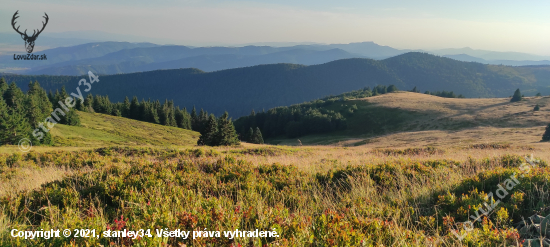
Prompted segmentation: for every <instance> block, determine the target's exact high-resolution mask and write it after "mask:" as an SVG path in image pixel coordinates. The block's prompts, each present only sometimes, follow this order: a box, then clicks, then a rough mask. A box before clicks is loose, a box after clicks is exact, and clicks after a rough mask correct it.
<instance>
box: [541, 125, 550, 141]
mask: <svg viewBox="0 0 550 247" xmlns="http://www.w3.org/2000/svg"><path fill="white" fill-rule="evenodd" d="M542 141H543V142H547V141H550V124H548V126H546V131H545V132H544V134H543V135H542Z"/></svg>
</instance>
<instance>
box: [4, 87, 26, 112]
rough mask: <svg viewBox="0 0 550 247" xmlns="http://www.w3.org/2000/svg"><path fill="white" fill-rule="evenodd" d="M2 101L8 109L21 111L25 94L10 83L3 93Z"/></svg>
mask: <svg viewBox="0 0 550 247" xmlns="http://www.w3.org/2000/svg"><path fill="white" fill-rule="evenodd" d="M3 96H4V100H5V101H6V105H7V106H8V107H10V108H15V109H17V110H23V107H24V106H23V105H24V101H25V94H24V93H23V91H21V89H20V88H19V87H18V86H17V85H16V84H15V82H12V83H11V84H10V85H9V87H8V89H7V90H6V91H5V92H4V95H3Z"/></svg>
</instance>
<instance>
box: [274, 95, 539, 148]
mask: <svg viewBox="0 0 550 247" xmlns="http://www.w3.org/2000/svg"><path fill="white" fill-rule="evenodd" d="M535 105H539V106H540V107H541V108H540V111H533V108H534V107H535ZM352 106H354V107H353V108H354V109H355V108H356V109H355V110H353V112H352V113H347V114H345V113H346V112H347V111H348V109H349V108H350V107H352ZM324 107H325V108H326V109H327V110H332V111H335V112H343V113H344V117H345V118H346V123H347V129H345V130H342V131H335V132H332V133H327V134H316V135H310V136H303V137H300V138H299V139H300V141H301V142H302V143H303V144H308V145H327V144H334V143H338V142H342V141H348V140H356V141H360V140H361V139H363V140H367V139H372V138H377V137H380V136H384V135H392V134H396V133H403V134H406V133H411V132H428V131H442V132H446V133H454V132H458V131H467V130H475V129H476V128H480V127H485V128H488V127H490V128H494V129H500V130H502V132H511V133H515V132H517V130H516V129H517V128H543V126H546V125H547V124H548V121H549V120H548V119H550V97H547V96H546V97H526V98H525V99H524V100H523V101H521V102H515V103H511V102H510V99H509V98H488V99H457V98H441V97H436V96H431V95H426V94H422V93H411V92H398V93H389V94H384V95H380V96H374V97H368V98H364V99H353V100H346V101H343V102H342V101H337V102H334V103H331V104H329V105H328V106H324ZM541 130H542V129H541ZM542 133H544V131H542V132H540V134H539V135H540V136H542ZM476 135H477V134H476ZM476 135H472V136H464V135H462V134H461V135H458V134H452V137H453V138H464V139H472V138H474V139H477V136H476ZM495 135H496V134H495ZM505 137H506V136H503V137H502V138H505ZM494 138H495V137H492V140H487V141H492V142H494V141H495V140H494ZM496 138H500V137H498V136H497V137H496ZM296 139H297V138H286V137H278V138H274V139H268V140H266V141H267V142H268V143H271V144H280V145H297V144H298V143H297V140H296ZM509 139H515V138H509ZM537 141H540V139H538V140H537ZM366 142H368V141H366ZM366 142H365V143H366ZM365 143H363V144H365Z"/></svg>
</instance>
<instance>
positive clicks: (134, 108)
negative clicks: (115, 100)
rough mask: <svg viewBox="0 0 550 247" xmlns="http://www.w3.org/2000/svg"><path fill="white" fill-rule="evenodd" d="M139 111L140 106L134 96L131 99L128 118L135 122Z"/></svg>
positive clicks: (138, 116)
mask: <svg viewBox="0 0 550 247" xmlns="http://www.w3.org/2000/svg"><path fill="white" fill-rule="evenodd" d="M139 109H140V105H139V101H138V98H137V97H136V96H134V97H133V98H132V102H131V103H130V118H131V119H136V120H137V119H139V118H140V115H139V114H140V112H139Z"/></svg>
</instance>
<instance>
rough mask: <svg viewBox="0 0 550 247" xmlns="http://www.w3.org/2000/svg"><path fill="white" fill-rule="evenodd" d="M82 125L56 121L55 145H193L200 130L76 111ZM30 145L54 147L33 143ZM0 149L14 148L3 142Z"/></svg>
mask: <svg viewBox="0 0 550 247" xmlns="http://www.w3.org/2000/svg"><path fill="white" fill-rule="evenodd" d="M78 115H79V116H80V120H81V126H68V125H62V124H57V125H56V126H55V127H54V128H53V129H52V130H51V133H52V136H53V138H54V146H56V147H63V149H65V148H66V147H86V148H89V147H104V146H113V145H116V146H157V147H158V146H164V147H172V146H194V145H195V144H196V143H197V139H198V138H199V133H197V132H194V131H190V130H185V129H181V128H176V127H167V126H163V125H159V124H152V123H146V122H141V121H136V120H132V119H127V118H122V117H115V116H110V115H105V114H98V113H87V112H78ZM33 149H38V150H41V149H46V150H50V149H55V148H52V147H41V146H36V147H33ZM0 150H17V147H14V146H2V147H1V148H0Z"/></svg>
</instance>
